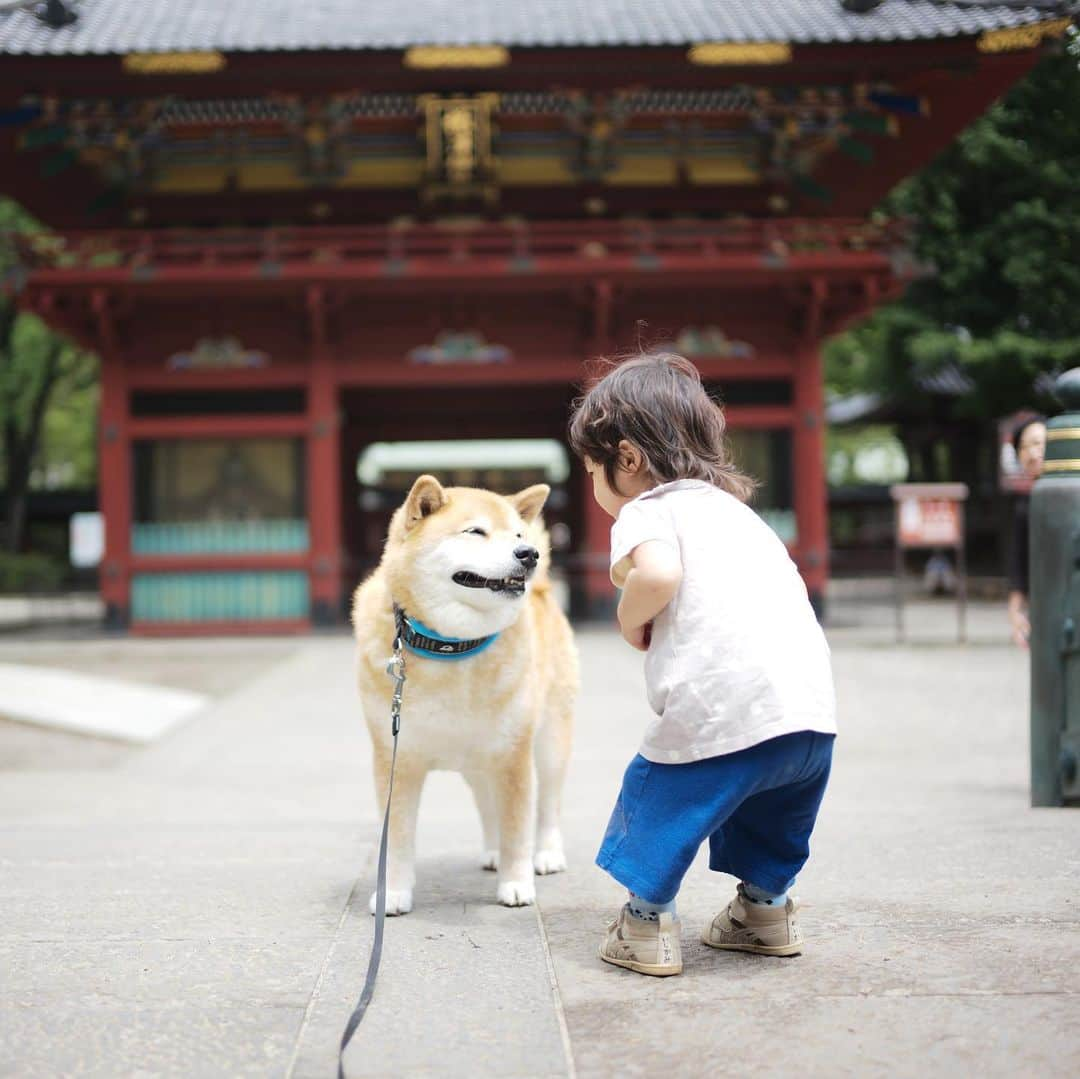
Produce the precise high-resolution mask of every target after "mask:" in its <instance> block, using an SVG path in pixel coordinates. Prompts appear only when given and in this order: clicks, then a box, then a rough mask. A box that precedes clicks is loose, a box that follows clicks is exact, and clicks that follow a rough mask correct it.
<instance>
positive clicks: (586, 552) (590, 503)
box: [576, 280, 615, 618]
mask: <svg viewBox="0 0 1080 1079" xmlns="http://www.w3.org/2000/svg"><path fill="white" fill-rule="evenodd" d="M613 299H614V293H613V289H612V286H611V282H610V281H606V280H599V281H597V282H595V284H594V285H593V333H592V341H591V342H590V347H591V350H592V354H593V356H607V355H609V354H610V352H611V310H612V304H613ZM576 464H577V467H579V468H583V467H584V466H582V465H581V464H580V463H576ZM581 497H582V498H583V499H584V500H585V505H584V506H583V512H582V516H581V519H582V520H583V521H584V522H585V537H584V538H585V542H584V545H583V547H582V548H581V549H580V551H581V556H582V559H583V563H584V567H583V568H584V572H583V574H582V578H583V583H584V592H585V605H586V612H587V614H588V615H589V617H594V618H606V617H608V616H610V615H611V613H612V611H613V610H614V608H615V588H614V586H613V585H612V583H611V578H610V577H609V576H608V564H609V556H610V554H611V525H612V520H611V518H610V517H609V516H608V515H607V514H606V513H605V512H604V511H603V510H602V509H601V508H600V506H599V505H598V504H597V502H596V499H595V498H593V493H592V480H591V479H590V478H589V477H588V476H584V477H583V478H582V482H581Z"/></svg>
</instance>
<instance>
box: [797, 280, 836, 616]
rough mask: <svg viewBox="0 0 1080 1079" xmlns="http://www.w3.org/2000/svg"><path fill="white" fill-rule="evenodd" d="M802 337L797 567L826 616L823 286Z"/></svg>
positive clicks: (817, 291)
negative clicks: (821, 334) (821, 336)
mask: <svg viewBox="0 0 1080 1079" xmlns="http://www.w3.org/2000/svg"><path fill="white" fill-rule="evenodd" d="M813 284H814V287H813V295H812V298H811V309H810V312H809V317H808V319H807V327H806V334H805V335H804V338H803V341H802V344H801V346H800V349H799V357H798V366H797V368H796V371H795V427H794V432H793V438H792V443H793V445H792V453H793V456H794V479H795V483H794V491H795V518H796V521H797V526H798V530H799V535H798V548H797V549H798V563H799V570H800V572H801V573H802V576H803V580H804V581H805V582H806V588H807V591H808V592H809V593H810V599H811V602H812V603H813V604H814V609H815V610H816V611H817V612H818V613H819V615H820V614H821V613H822V612H823V610H824V605H825V586H826V583H827V582H828V579H829V517H828V490H827V485H826V481H825V373H824V368H823V365H822V361H821V344H820V341H819V340H818V335H819V332H820V326H821V317H822V306H823V305H824V302H825V294H826V286H825V283H824V282H823V281H821V280H817V281H815V282H814V283H813Z"/></svg>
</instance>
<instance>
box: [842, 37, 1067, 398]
mask: <svg viewBox="0 0 1080 1079" xmlns="http://www.w3.org/2000/svg"><path fill="white" fill-rule="evenodd" d="M884 209H885V210H886V212H888V213H892V214H897V213H899V214H903V215H908V216H910V217H911V218H913V220H914V222H915V227H916V233H915V244H914V246H915V251H916V254H917V255H918V256H919V258H920V259H921V260H922V261H923V262H925V263H927V264H929V265H930V266H931V267H932V269H933V273H932V274H931V275H929V276H927V277H924V278H921V279H920V280H918V281H916V282H915V283H914V284H912V286H911V287H910V288H909V289H908V291H907V294H906V295H905V296H904V298H903V299H902V300H901V301H899V302H898V303H894V304H892V305H889V306H887V307H884V308H882V309H880V310H879V311H878V312H876V313H875V314H874V315H873V316H872V317H871V318H869V319H868V320H867V321H866V322H864V323H863V324H861V325H860V326H858V327H857V328H855V329H854V330H852V331H850V332H848V333H846V334H844V335H842V336H841V337H839V338H837V339H836V340H834V341H833V342H831V343H830V345H829V347H828V349H827V352H826V370H827V378H828V381H829V384H830V388H831V389H833V390H834V391H836V392H840V393H850V392H854V391H856V390H864V391H876V392H879V393H883V394H885V395H887V396H888V397H890V398H891V399H892V400H894V401H898V402H901V403H903V404H904V406H905V409H906V410H907V411H908V412H909V414H914V415H918V414H920V412H922V411H925V410H928V409H929V408H930V407H931V403H930V402H929V401H927V400H926V396H927V395H926V394H925V393H924V392H922V391H921V390H920V389H919V387H918V384H917V381H916V379H917V377H918V376H919V375H920V374H928V373H931V372H935V371H938V370H941V369H942V368H945V367H949V366H952V365H955V366H957V367H959V368H960V369H961V370H962V371H963V372H964V373H965V374H967V375H968V377H969V378H970V379H971V380H972V382H973V383H974V386H975V389H974V392H973V393H971V394H966V395H964V396H963V397H958V398H957V399H956V400H955V403H954V404H953V405H952V408H953V409H955V415H956V416H957V417H968V418H987V419H988V418H992V417H995V416H1000V415H1004V414H1007V413H1010V412H1012V411H1014V410H1015V409H1017V408H1020V407H1023V406H1029V405H1034V406H1042V407H1046V406H1047V405H1048V404H1049V402H1048V401H1047V399H1046V397H1045V396H1043V395H1042V394H1041V393H1040V388H1039V387H1040V385H1042V386H1045V382H1046V380H1045V379H1043V380H1042V381H1041V383H1040V381H1039V376H1040V375H1041V374H1050V373H1054V372H1057V371H1061V370H1064V369H1067V368H1070V367H1075V366H1078V365H1080V43H1078V39H1077V37H1076V36H1074V37H1073V39H1072V41H1071V43H1070V44H1069V46H1068V47H1067V48H1066V49H1064V50H1062V51H1061V52H1060V53H1059V54H1058V55H1054V56H1049V57H1047V58H1045V59H1044V60H1043V61H1041V62H1040V64H1039V65H1038V66H1037V67H1036V68H1035V69H1034V70H1033V71H1032V72H1031V74H1030V75H1029V76H1028V77H1027V78H1026V79H1024V80H1023V81H1022V82H1021V83H1019V84H1018V85H1017V86H1016V87H1014V88H1013V90H1012V91H1011V92H1010V93H1009V94H1008V95H1006V97H1005V98H1003V99H1002V100H1001V101H1000V102H998V103H997V104H996V105H994V106H993V107H992V108H991V109H990V110H989V112H988V113H987V114H986V115H985V116H983V117H982V118H980V119H979V120H977V121H976V122H975V123H974V124H972V125H971V127H969V128H968V129H967V130H966V131H965V132H963V134H961V135H960V137H959V138H958V139H957V140H956V142H955V143H954V144H953V145H952V146H951V147H950V148H949V149H948V150H946V151H945V152H944V153H943V154H941V155H940V156H939V157H938V158H937V159H936V160H935V161H934V162H933V163H932V164H931V165H930V166H929V167H928V168H926V169H925V170H923V172H921V173H919V174H918V175H917V176H915V177H912V178H911V179H909V180H907V181H905V182H904V183H903V184H901V185H900V186H899V187H898V188H897V189H896V190H895V191H894V192H893V193H892V194H891V195H890V197H889V199H888V200H887V202H886V205H885V207H884ZM1044 392H1045V391H1044ZM939 404H940V403H939Z"/></svg>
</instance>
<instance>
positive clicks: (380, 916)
mask: <svg viewBox="0 0 1080 1079" xmlns="http://www.w3.org/2000/svg"><path fill="white" fill-rule="evenodd" d="M402 622H403V616H402V615H401V614H400V612H396V613H395V623H396V632H395V633H394V658H393V659H391V660H390V662H389V663H388V664H387V667H386V673H387V674H388V675H390V677H391V678H393V680H394V694H393V697H392V698H391V700H390V730H391V732H392V733H393V736H394V751H393V753H392V754H391V757H390V782H389V783H388V784H387V788H386V813H385V815H384V816H383V825H382V839H381V840H380V841H379V870H378V877H377V881H376V884H375V935H374V937H373V938H372V941H371V958H370V959H368V968H367V977H366V978H365V979H364V988H363V989H362V990H361V991H360V999H359V1000H358V1001H357V1002H356V1007H355V1008H354V1009H353V1013H352V1015H350V1016H349V1021H348V1023H346V1024H345V1033H344V1034H342V1036H341V1048H340V1049H339V1050H338V1070H337V1073H338V1079H345V1070H344V1065H343V1060H344V1057H345V1050H346V1049H347V1048H348V1047H349V1042H350V1041H351V1040H352V1036H353V1034H354V1033H356V1028H357V1027H358V1026H359V1025H360V1020H362V1019H363V1018H364V1013H365V1012H366V1011H367V1006H368V1005H369V1004H370V1003H371V998H372V996H374V994H375V977H376V975H377V974H378V973H379V960H381V959H382V945H383V927H384V926H385V925H386V847H387V841H388V838H389V835H390V799H391V798H392V797H393V794H394V765H395V764H396V763H397V745H398V731H399V730H401V692H402V690H403V689H404V688H405V648H404V645H403V643H402Z"/></svg>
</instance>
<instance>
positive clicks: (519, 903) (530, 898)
mask: <svg viewBox="0 0 1080 1079" xmlns="http://www.w3.org/2000/svg"><path fill="white" fill-rule="evenodd" d="M496 894H497V896H498V899H499V902H500V903H502V905H503V906H504V907H528V906H531V905H532V904H533V903H535V902H536V885H534V884H533V882H532V881H531V880H508V881H507V882H506V883H505V884H500V885H499V890H498V892H497V893H496Z"/></svg>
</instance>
